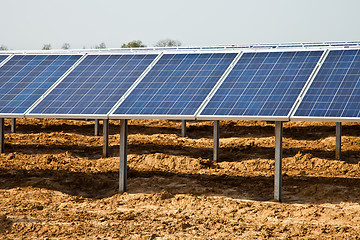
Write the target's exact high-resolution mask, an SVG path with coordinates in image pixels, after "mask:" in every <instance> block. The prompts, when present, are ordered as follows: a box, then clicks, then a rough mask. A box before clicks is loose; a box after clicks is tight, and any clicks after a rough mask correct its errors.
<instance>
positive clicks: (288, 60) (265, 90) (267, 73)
mask: <svg viewBox="0 0 360 240" xmlns="http://www.w3.org/2000/svg"><path fill="white" fill-rule="evenodd" d="M322 54H323V52H322V51H298V52H256V53H250V52H248V53H244V54H243V55H242V56H241V58H240V60H239V61H238V62H237V63H236V65H235V66H234V68H233V69H232V71H231V72H230V74H229V75H228V76H227V78H226V79H225V80H224V81H223V83H222V84H221V86H220V87H219V89H217V91H216V92H215V94H214V96H213V97H212V98H211V100H210V101H209V103H208V104H207V105H206V106H205V108H204V109H203V111H202V112H201V113H200V114H199V115H198V116H197V118H198V119H203V120H205V119H227V118H228V119H249V118H250V119H253V120H256V119H259V120H266V119H269V120H270V119H272V118H275V117H276V118H284V119H286V118H288V115H289V114H290V110H291V109H292V107H293V105H294V103H295V101H296V99H297V98H298V96H299V94H300V92H301V91H302V89H303V87H304V86H305V83H306V82H307V80H308V79H309V77H310V75H311V73H312V72H313V70H314V68H315V66H316V64H317V63H318V61H319V59H320V57H321V55H322Z"/></svg>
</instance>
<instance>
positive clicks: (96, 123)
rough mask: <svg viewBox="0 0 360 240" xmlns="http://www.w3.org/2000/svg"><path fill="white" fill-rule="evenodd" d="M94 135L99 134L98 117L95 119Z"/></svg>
mask: <svg viewBox="0 0 360 240" xmlns="http://www.w3.org/2000/svg"><path fill="white" fill-rule="evenodd" d="M94 131H95V133H94V135H95V136H100V120H99V119H95V129H94Z"/></svg>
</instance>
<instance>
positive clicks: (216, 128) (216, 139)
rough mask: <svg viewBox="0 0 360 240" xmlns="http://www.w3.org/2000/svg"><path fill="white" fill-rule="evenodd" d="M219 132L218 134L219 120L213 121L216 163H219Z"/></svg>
mask: <svg viewBox="0 0 360 240" xmlns="http://www.w3.org/2000/svg"><path fill="white" fill-rule="evenodd" d="M219 132H220V127H219V120H215V121H214V157H213V158H214V159H213V160H214V161H215V162H218V161H219V135H220V134H219Z"/></svg>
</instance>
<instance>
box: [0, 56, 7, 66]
mask: <svg viewBox="0 0 360 240" xmlns="http://www.w3.org/2000/svg"><path fill="white" fill-rule="evenodd" d="M7 57H9V55H0V64H1V62H2V61H4V60H5V59H6V58H7Z"/></svg>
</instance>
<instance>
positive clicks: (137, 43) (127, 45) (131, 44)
mask: <svg viewBox="0 0 360 240" xmlns="http://www.w3.org/2000/svg"><path fill="white" fill-rule="evenodd" d="M141 47H146V45H144V44H143V42H142V41H140V40H134V41H131V42H128V43H124V44H123V45H121V48H141Z"/></svg>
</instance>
